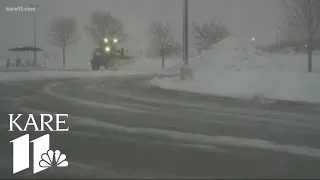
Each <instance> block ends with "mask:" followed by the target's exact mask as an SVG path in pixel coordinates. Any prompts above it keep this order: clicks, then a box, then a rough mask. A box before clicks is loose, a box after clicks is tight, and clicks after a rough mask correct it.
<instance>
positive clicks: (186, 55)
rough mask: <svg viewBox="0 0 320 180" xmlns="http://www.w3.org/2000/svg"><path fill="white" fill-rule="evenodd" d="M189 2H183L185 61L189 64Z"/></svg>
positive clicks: (186, 0) (184, 0) (185, 0)
mask: <svg viewBox="0 0 320 180" xmlns="http://www.w3.org/2000/svg"><path fill="white" fill-rule="evenodd" d="M188 18H189V17H188V0H183V61H184V64H185V65H188V64H189V62H188V61H189V51H188V50H189V42H188V34H189V33H188V27H189V26H188Z"/></svg>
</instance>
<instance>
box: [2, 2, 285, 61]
mask: <svg viewBox="0 0 320 180" xmlns="http://www.w3.org/2000/svg"><path fill="white" fill-rule="evenodd" d="M36 3H37V4H39V5H40V7H39V9H38V10H37V12H36V13H37V44H38V46H39V47H41V48H43V49H44V50H45V52H47V53H48V54H50V55H51V56H52V57H54V59H56V61H59V62H60V59H61V52H60V49H58V48H56V47H53V46H52V45H51V44H50V43H49V42H48V36H47V34H48V27H49V23H50V21H51V20H52V19H53V18H54V17H60V16H71V17H75V18H76V19H77V23H78V32H79V35H80V36H81V39H80V41H79V42H78V43H77V44H75V45H73V46H71V47H70V48H68V52H67V59H68V61H67V66H69V67H70V66H72V67H82V66H87V64H88V59H89V58H90V55H91V54H90V53H91V51H92V47H93V43H92V39H91V37H90V36H89V35H88V33H87V32H86V31H85V27H86V26H88V25H89V18H90V14H91V13H92V12H93V11H96V10H106V11H109V12H111V13H112V15H114V16H115V17H118V18H120V19H121V21H122V22H123V24H124V27H125V32H126V33H127V34H128V41H127V42H126V44H127V45H126V47H128V49H129V50H131V51H136V50H137V49H143V48H145V47H146V46H147V43H148V42H149V39H148V38H149V36H150V35H149V34H148V27H149V24H150V23H151V22H152V21H155V20H162V21H166V22H169V23H171V24H172V25H173V26H172V28H173V34H174V36H175V37H174V38H175V39H177V40H180V41H182V40H181V39H182V1H181V0H90V1H89V0H55V1H49V0H41V1H40V0H39V1H36V0H33V1H32V0H2V1H0V7H1V8H2V10H1V12H0V14H1V15H0V23H1V27H0V29H1V31H0V32H1V34H0V39H1V44H0V54H1V55H0V58H1V59H7V58H8V57H11V58H13V57H15V54H14V53H10V52H8V48H11V47H15V46H17V45H31V46H32V45H33V12H6V11H5V7H6V6H26V5H29V4H36ZM189 4H190V5H189V6H190V8H189V9H190V22H193V21H199V22H203V21H210V20H212V19H214V20H216V21H220V20H221V21H222V22H223V23H224V24H225V25H226V26H227V27H228V29H229V30H230V31H231V33H232V35H233V36H236V37H238V38H243V39H250V38H251V37H252V36H255V37H256V38H257V43H270V42H273V41H274V39H275V31H276V30H275V29H276V24H277V23H278V19H279V13H278V12H279V4H280V1H275V0H193V1H190V3H189ZM190 24H191V23H190ZM30 56H31V55H30ZM51 63H53V62H51ZM57 64H59V63H57Z"/></svg>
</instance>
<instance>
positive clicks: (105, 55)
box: [91, 38, 132, 71]
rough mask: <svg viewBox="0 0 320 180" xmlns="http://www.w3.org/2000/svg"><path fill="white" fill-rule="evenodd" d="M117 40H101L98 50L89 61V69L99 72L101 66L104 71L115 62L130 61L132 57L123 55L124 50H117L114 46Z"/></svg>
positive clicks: (95, 50) (96, 49)
mask: <svg viewBox="0 0 320 180" xmlns="http://www.w3.org/2000/svg"><path fill="white" fill-rule="evenodd" d="M117 43H118V39H116V38H114V39H110V40H109V39H108V38H105V39H103V40H102V41H101V42H100V44H99V47H98V48H95V49H94V51H93V57H92V60H91V68H92V70H93V71H97V70H100V67H101V66H103V67H104V68H105V69H106V70H107V69H108V68H110V67H112V66H113V65H114V64H116V63H115V61H117V60H121V59H131V58H132V57H130V56H127V55H125V52H124V49H123V48H121V49H119V50H118V49H117V47H116V45H117Z"/></svg>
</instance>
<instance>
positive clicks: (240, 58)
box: [151, 38, 320, 102]
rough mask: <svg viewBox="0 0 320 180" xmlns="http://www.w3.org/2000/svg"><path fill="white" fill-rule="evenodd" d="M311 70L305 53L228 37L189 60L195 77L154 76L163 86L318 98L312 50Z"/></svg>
mask: <svg viewBox="0 0 320 180" xmlns="http://www.w3.org/2000/svg"><path fill="white" fill-rule="evenodd" d="M313 62H314V63H313V67H314V72H313V73H307V56H306V55H305V54H298V55H285V54H283V55H279V54H278V55H273V54H266V53H263V52H260V51H258V50H257V49H255V48H254V46H253V45H252V44H246V43H242V42H239V41H237V40H236V39H235V38H228V39H225V40H224V41H222V42H220V43H219V44H217V45H216V46H214V47H213V48H212V49H211V50H209V51H206V52H204V53H202V54H201V55H199V56H198V57H196V58H194V59H192V60H191V61H190V65H191V67H192V68H193V70H194V78H193V80H190V81H180V80H179V77H175V78H162V79H153V80H152V81H151V84H153V85H156V86H159V87H161V88H165V89H175V90H184V91H190V92H198V93H206V94H207V93H208V94H214V95H219V96H231V97H239V98H256V97H259V98H270V99H281V100H293V101H307V102H320V93H319V92H320V74H318V73H317V72H320V71H319V70H320V56H319V54H318V53H315V55H314V60H313Z"/></svg>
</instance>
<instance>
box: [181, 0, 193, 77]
mask: <svg viewBox="0 0 320 180" xmlns="http://www.w3.org/2000/svg"><path fill="white" fill-rule="evenodd" d="M188 29H189V25H188V0H183V62H184V65H183V66H182V68H181V69H180V79H181V80H185V79H186V78H188V79H191V78H192V69H191V68H190V67H189V42H188V38H189V37H188V35H189V33H188Z"/></svg>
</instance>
